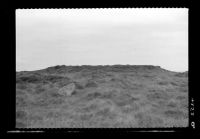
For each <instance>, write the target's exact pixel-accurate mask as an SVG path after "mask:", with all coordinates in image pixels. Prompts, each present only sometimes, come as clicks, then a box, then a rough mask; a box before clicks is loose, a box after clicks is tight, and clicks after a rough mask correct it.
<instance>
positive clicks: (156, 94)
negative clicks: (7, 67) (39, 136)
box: [16, 65, 188, 128]
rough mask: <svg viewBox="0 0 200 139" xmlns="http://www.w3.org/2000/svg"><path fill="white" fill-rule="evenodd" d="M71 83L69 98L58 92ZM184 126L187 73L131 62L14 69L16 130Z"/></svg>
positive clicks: (186, 111) (186, 105)
mask: <svg viewBox="0 0 200 139" xmlns="http://www.w3.org/2000/svg"><path fill="white" fill-rule="evenodd" d="M72 82H73V83H75V85H76V89H75V92H74V93H73V94H72V96H70V97H69V96H62V95H61V94H58V90H59V89H60V88H62V87H63V86H65V85H67V84H69V83H72ZM186 126H188V72H184V73H177V72H172V71H167V70H164V69H162V68H160V67H159V66H129V65H126V66H125V65H124V66H122V65H115V66H55V67H49V68H47V69H43V70H38V71H27V72H16V127H17V128H73V127H75V128H84V127H85V128H90V127H93V128H123V127H124V128H129V127H130V128H140V127H141V128H143V127H145V128H149V127H186Z"/></svg>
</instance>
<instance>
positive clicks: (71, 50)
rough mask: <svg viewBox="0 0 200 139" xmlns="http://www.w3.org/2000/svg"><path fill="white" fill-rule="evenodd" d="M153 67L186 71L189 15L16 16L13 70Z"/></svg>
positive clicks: (163, 11) (81, 12)
mask: <svg viewBox="0 0 200 139" xmlns="http://www.w3.org/2000/svg"><path fill="white" fill-rule="evenodd" d="M116 64H120V65H127V64H128V65H155V66H161V67H162V68H164V69H167V70H170V71H179V72H183V71H188V9H186V8H158V9H151V8H150V9H148V8H147V9H137V8H136V9H65V10H63V9H57V10H55V9H49V10H47V9H45V10H41V9H36V10H34V9H28V10H27V9H26V10H16V70H17V71H31V70H39V69H44V68H47V67H51V66H56V65H116Z"/></svg>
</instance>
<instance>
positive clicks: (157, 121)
mask: <svg viewBox="0 0 200 139" xmlns="http://www.w3.org/2000/svg"><path fill="white" fill-rule="evenodd" d="M134 117H135V118H136V119H137V120H138V126H139V127H145V128H149V127H163V123H164V121H163V119H161V118H159V117H156V116H153V115H148V114H146V113H142V112H140V113H137V114H135V116H134Z"/></svg>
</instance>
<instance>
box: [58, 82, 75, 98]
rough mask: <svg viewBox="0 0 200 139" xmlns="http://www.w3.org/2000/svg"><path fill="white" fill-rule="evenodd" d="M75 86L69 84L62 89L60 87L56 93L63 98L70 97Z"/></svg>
mask: <svg viewBox="0 0 200 139" xmlns="http://www.w3.org/2000/svg"><path fill="white" fill-rule="evenodd" d="M75 89H76V88H75V84H74V83H70V84H68V85H66V86H64V87H62V88H61V89H60V90H59V91H58V93H59V94H61V95H64V96H71V95H72V94H73V93H74V92H75Z"/></svg>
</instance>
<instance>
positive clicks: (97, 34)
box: [15, 8, 189, 129]
mask: <svg viewBox="0 0 200 139" xmlns="http://www.w3.org/2000/svg"><path fill="white" fill-rule="evenodd" d="M15 28H16V97H15V100H16V104H15V105H16V111H15V114H16V119H15V120H16V123H15V127H16V128H17V129H20V128H26V129H34V128H40V129H43V128H44V129H46V128H83V129H84V128H133V129H134V128H141V129H143V128H173V127H177V128H186V127H189V109H188V107H189V103H188V102H189V100H188V99H189V94H188V93H189V92H188V9H187V8H111V9H109V8H107V9H106V8H104V9H98V8H96V9H95V8H88V9H16V11H15Z"/></svg>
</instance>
